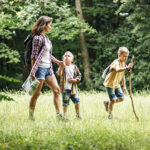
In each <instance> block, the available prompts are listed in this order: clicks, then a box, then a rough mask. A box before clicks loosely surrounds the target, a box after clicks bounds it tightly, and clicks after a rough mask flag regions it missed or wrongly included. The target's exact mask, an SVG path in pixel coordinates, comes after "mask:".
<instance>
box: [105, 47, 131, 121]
mask: <svg viewBox="0 0 150 150" xmlns="http://www.w3.org/2000/svg"><path fill="white" fill-rule="evenodd" d="M128 56H129V50H128V49H127V48H126V47H120V48H119V50H118V59H116V60H114V61H113V62H112V64H111V66H110V70H111V71H110V73H109V74H108V75H107V76H106V78H105V81H104V83H103V84H104V86H105V88H106V91H107V94H108V96H109V99H110V101H104V105H105V108H106V111H108V113H109V115H108V119H113V114H112V111H113V106H114V103H118V102H122V101H123V100H124V94H123V92H124V93H126V82H125V76H124V72H125V71H126V70H130V69H131V68H132V67H133V64H132V63H130V64H129V65H128V66H126V65H125V62H126V60H127V59H128ZM120 81H122V85H123V92H122V89H121V86H120Z"/></svg>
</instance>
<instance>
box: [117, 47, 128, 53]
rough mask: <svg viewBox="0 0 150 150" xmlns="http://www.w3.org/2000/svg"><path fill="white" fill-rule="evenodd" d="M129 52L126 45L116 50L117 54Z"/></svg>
mask: <svg viewBox="0 0 150 150" xmlns="http://www.w3.org/2000/svg"><path fill="white" fill-rule="evenodd" d="M122 53H129V50H128V49H127V48H126V47H120V48H119V50H118V54H122Z"/></svg>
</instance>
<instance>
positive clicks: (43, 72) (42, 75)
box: [35, 67, 54, 80]
mask: <svg viewBox="0 0 150 150" xmlns="http://www.w3.org/2000/svg"><path fill="white" fill-rule="evenodd" d="M49 70H50V68H42V67H38V70H37V72H36V74H35V77H36V78H37V79H42V80H45V79H46V78H48V77H51V76H52V75H54V73H52V74H50V72H49Z"/></svg>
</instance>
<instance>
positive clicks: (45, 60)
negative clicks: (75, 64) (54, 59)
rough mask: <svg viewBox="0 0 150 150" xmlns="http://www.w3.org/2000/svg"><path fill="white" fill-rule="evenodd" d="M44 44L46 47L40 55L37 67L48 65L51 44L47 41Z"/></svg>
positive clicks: (46, 66)
mask: <svg viewBox="0 0 150 150" xmlns="http://www.w3.org/2000/svg"><path fill="white" fill-rule="evenodd" d="M45 44H46V49H45V52H44V54H43V56H42V59H41V62H40V64H39V67H42V68H49V67H50V49H51V46H50V44H49V43H48V42H45Z"/></svg>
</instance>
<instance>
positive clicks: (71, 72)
mask: <svg viewBox="0 0 150 150" xmlns="http://www.w3.org/2000/svg"><path fill="white" fill-rule="evenodd" d="M73 59H74V56H73V54H72V53H71V52H70V51H67V52H65V54H64V55H63V62H64V64H62V65H60V66H59V68H58V71H57V74H58V75H59V76H60V90H61V93H62V98H63V113H64V117H66V115H67V106H68V105H69V100H70V99H71V100H72V101H73V103H74V104H75V110H76V117H77V118H79V119H82V118H81V115H80V109H79V108H80V105H79V103H80V99H79V97H78V86H77V83H78V82H80V80H81V73H80V71H79V69H78V67H77V66H76V65H75V64H73Z"/></svg>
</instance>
